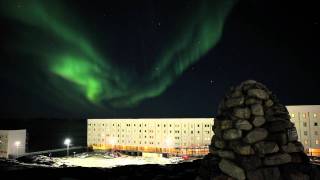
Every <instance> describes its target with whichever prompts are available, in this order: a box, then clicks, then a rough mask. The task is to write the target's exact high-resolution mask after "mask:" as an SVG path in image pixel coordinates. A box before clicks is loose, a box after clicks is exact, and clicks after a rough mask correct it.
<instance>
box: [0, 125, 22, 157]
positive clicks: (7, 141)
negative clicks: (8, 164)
mask: <svg viewBox="0 0 320 180" xmlns="http://www.w3.org/2000/svg"><path fill="white" fill-rule="evenodd" d="M26 133H27V131H26V130H25V129H24V130H0V158H10V157H17V156H19V155H22V154H24V153H25V150H26V135H27V134H26Z"/></svg>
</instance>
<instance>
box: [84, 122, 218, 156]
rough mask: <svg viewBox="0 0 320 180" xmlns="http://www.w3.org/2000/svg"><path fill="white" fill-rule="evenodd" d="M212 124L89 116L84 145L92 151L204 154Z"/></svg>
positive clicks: (209, 140)
mask: <svg viewBox="0 0 320 180" xmlns="http://www.w3.org/2000/svg"><path fill="white" fill-rule="evenodd" d="M212 125H213V118H161V119H88V131H87V133H88V136H87V145H88V147H91V148H92V149H94V150H121V151H137V152H157V153H169V154H186V155H203V154H207V153H208V145H209V144H210V142H211V137H212V135H213V131H212Z"/></svg>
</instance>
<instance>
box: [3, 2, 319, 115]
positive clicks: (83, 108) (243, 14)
mask: <svg viewBox="0 0 320 180" xmlns="http://www.w3.org/2000/svg"><path fill="white" fill-rule="evenodd" d="M316 7H317V6H316V5H315V4H312V3H311V2H308V4H303V3H302V1H300V3H297V2H292V1H291V2H286V1H281V2H279V1H272V0H261V1H255V0H248V1H245V0H243V1H241V0H240V1H235V0H221V1H220V0H183V1H180V0H174V1H172V0H171V1H162V0H145V1H128V2H127V1H114V2H112V1H106V2H100V1H99V2H92V1H90V2H89V1H70V0H67V1H56V0H52V1H49V0H48V1H42V0H29V1H27V0H26V1H23V0H20V1H19V0H2V1H1V8H0V10H1V13H0V27H1V28H0V32H1V35H0V36H1V50H0V61H1V66H0V83H1V88H0V99H1V108H0V116H1V118H2V119H6V118H79V119H81V118H82V119H84V118H116V117H118V118H129V117H213V116H214V115H215V113H216V109H217V105H218V103H219V101H220V100H221V99H222V97H223V96H224V94H225V92H226V90H228V89H229V87H230V86H232V85H237V84H239V83H240V82H241V81H244V80H247V79H255V80H257V81H260V82H262V83H264V84H266V85H267V87H268V88H269V89H271V90H272V91H273V92H274V93H275V94H276V95H277V96H278V98H279V99H280V101H281V102H282V103H283V104H286V105H299V104H320V94H319V92H320V86H319V82H320V81H319V80H320V75H319V72H320V66H319V65H318V61H319V60H320V56H319V52H320V51H319V32H320V31H319V26H320V16H319V14H317V11H318V10H316Z"/></svg>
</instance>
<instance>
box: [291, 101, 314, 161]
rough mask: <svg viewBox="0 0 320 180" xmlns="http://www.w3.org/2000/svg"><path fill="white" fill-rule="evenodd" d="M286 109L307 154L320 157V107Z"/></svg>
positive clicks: (301, 106) (304, 106)
mask: <svg viewBox="0 0 320 180" xmlns="http://www.w3.org/2000/svg"><path fill="white" fill-rule="evenodd" d="M286 107H287V109H288V111H289V113H290V116H291V121H292V122H293V123H294V124H295V127H296V129H297V133H298V137H299V141H300V142H301V143H302V144H303V145H304V148H305V150H306V152H307V153H308V154H309V155H315V156H320V105H300V106H286Z"/></svg>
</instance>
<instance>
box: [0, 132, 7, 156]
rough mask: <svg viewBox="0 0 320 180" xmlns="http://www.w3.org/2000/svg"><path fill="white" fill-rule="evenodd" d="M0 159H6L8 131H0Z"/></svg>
mask: <svg viewBox="0 0 320 180" xmlns="http://www.w3.org/2000/svg"><path fill="white" fill-rule="evenodd" d="M0 158H8V131H1V130H0Z"/></svg>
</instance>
